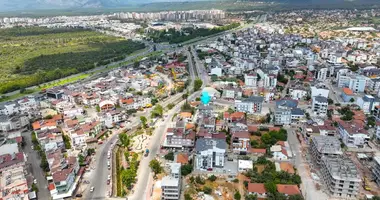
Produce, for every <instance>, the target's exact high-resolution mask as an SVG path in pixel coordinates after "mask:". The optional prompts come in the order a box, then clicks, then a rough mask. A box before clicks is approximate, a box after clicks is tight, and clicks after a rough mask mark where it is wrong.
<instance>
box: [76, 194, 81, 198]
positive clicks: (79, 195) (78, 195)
mask: <svg viewBox="0 0 380 200" xmlns="http://www.w3.org/2000/svg"><path fill="white" fill-rule="evenodd" d="M82 196H83V195H82V194H77V195H75V197H82Z"/></svg>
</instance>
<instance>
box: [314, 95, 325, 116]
mask: <svg viewBox="0 0 380 200" xmlns="http://www.w3.org/2000/svg"><path fill="white" fill-rule="evenodd" d="M312 99H313V104H312V108H311V109H312V111H313V114H314V115H317V116H321V117H324V116H326V115H327V107H328V101H327V98H326V97H324V96H314V97H312Z"/></svg>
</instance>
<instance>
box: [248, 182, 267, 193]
mask: <svg viewBox="0 0 380 200" xmlns="http://www.w3.org/2000/svg"><path fill="white" fill-rule="evenodd" d="M248 192H252V193H259V194H264V193H267V190H266V189H265V186H264V183H248Z"/></svg>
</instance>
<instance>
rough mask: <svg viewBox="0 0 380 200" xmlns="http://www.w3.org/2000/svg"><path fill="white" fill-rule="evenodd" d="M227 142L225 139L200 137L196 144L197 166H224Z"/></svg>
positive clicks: (200, 168)
mask: <svg viewBox="0 0 380 200" xmlns="http://www.w3.org/2000/svg"><path fill="white" fill-rule="evenodd" d="M226 149H227V143H226V141H225V140H224V139H214V138H199V139H198V140H197V141H196V145H195V152H196V153H195V168H196V169H199V170H208V169H212V168H214V167H224V159H225V153H226Z"/></svg>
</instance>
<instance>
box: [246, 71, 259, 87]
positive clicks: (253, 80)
mask: <svg viewBox="0 0 380 200" xmlns="http://www.w3.org/2000/svg"><path fill="white" fill-rule="evenodd" d="M244 84H245V86H247V87H256V86H257V74H256V73H251V74H244Z"/></svg>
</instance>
